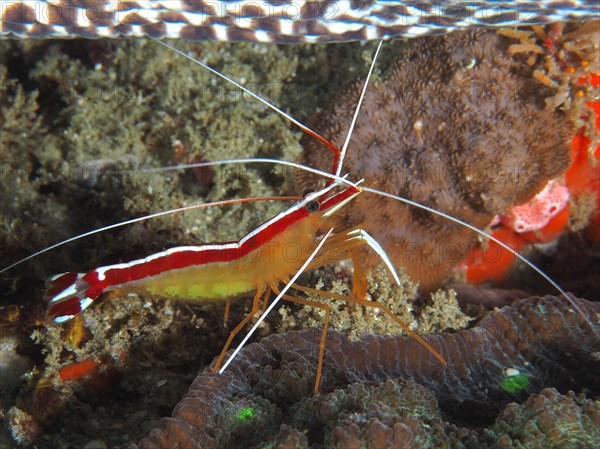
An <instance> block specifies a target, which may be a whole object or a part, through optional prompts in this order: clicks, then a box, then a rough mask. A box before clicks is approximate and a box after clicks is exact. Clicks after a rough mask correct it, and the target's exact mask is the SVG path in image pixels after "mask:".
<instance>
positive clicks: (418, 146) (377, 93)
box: [299, 30, 570, 288]
mask: <svg viewBox="0 0 600 449" xmlns="http://www.w3.org/2000/svg"><path fill="white" fill-rule="evenodd" d="M507 48H508V40H507V39H504V38H502V37H500V36H499V35H498V34H496V33H493V32H487V31H481V30H479V31H467V32H456V33H452V34H450V35H448V36H443V37H438V38H433V39H427V40H419V41H417V42H414V43H412V42H411V43H409V44H408V47H407V48H406V50H405V51H404V52H403V54H402V55H401V57H400V58H399V59H398V60H397V61H396V63H395V65H394V66H393V71H392V72H391V74H390V75H389V77H388V78H387V80H385V81H383V82H380V83H377V84H374V85H373V86H370V87H369V89H368V90H367V92H366V95H365V99H364V104H363V107H362V108H361V111H360V116H359V118H358V121H357V124H356V127H355V129H354V130H353V133H352V140H351V142H350V145H349V147H348V153H347V157H346V159H345V160H344V173H346V172H347V173H350V174H351V176H352V178H353V179H361V178H364V179H365V184H366V185H368V186H373V187H375V188H377V189H380V190H383V191H385V192H389V193H393V194H396V195H400V196H402V197H404V198H408V199H410V200H412V201H416V202H419V203H421V204H425V205H427V206H429V207H432V208H434V209H436V210H439V211H442V212H445V213H447V214H450V215H452V216H454V217H456V218H460V219H462V220H464V221H466V222H468V223H470V224H472V225H473V226H476V227H479V228H483V227H485V226H487V225H488V224H489V223H490V221H491V220H492V218H493V217H494V216H495V215H497V214H503V213H506V212H508V210H509V209H510V208H511V207H512V206H514V205H517V204H522V203H525V202H527V201H528V200H529V199H531V198H532V197H533V196H534V195H535V194H536V193H538V192H539V191H541V190H542V189H543V188H544V186H545V185H546V184H547V183H548V181H549V180H550V179H553V178H555V177H557V176H559V175H560V174H561V173H563V172H564V171H565V170H566V168H567V167H568V164H569V145H568V140H569V130H570V126H569V124H568V120H567V119H566V117H565V115H564V114H563V113H561V112H559V111H555V110H554V109H549V108H546V107H545V105H544V101H545V99H546V98H548V97H549V96H551V95H552V94H553V90H552V89H549V88H547V87H546V86H544V85H543V84H542V83H540V82H538V81H536V80H535V79H534V78H533V77H532V70H533V69H532V68H531V67H530V66H528V65H527V64H524V63H523V62H520V61H518V60H516V59H515V58H513V57H512V56H510V55H509V54H508V52H507ZM362 85H363V82H362V80H361V81H360V82H357V83H355V84H354V85H352V86H350V87H349V88H346V89H344V90H342V92H341V93H340V94H338V95H337V96H336V99H335V105H334V106H333V108H331V109H332V110H331V111H330V112H329V113H328V114H326V115H325V114H324V115H322V116H320V117H318V118H316V119H315V120H314V124H315V126H316V128H317V130H318V131H321V132H322V133H323V135H324V136H325V137H326V138H327V139H329V140H330V141H331V142H333V143H334V144H335V145H336V146H337V147H338V148H342V145H343V142H344V140H345V138H346V135H347V134H348V130H349V126H350V123H351V122H352V115H353V114H354V110H355V108H356V105H357V104H358V99H359V96H360V92H361V89H362ZM304 147H305V151H304V155H303V159H302V162H304V163H306V164H307V165H310V166H318V167H320V168H321V169H324V170H328V169H329V167H330V166H331V155H330V153H328V152H326V151H324V150H323V146H322V145H321V144H320V143H318V142H316V141H315V140H314V139H309V138H306V139H305V143H304ZM299 185H300V186H301V187H302V188H307V187H311V188H316V187H315V185H314V183H313V184H311V181H310V180H307V179H301V180H300V181H299ZM300 191H302V189H300ZM336 219H337V220H338V223H339V226H340V227H341V228H346V227H351V226H357V225H360V226H364V227H365V228H366V229H367V230H368V231H369V232H370V233H371V234H372V235H373V237H375V239H376V240H377V241H378V242H379V243H380V244H381V245H382V246H383V247H384V249H385V250H386V252H387V253H388V254H389V255H390V257H391V259H392V261H393V262H394V264H395V265H396V266H402V267H405V268H406V273H407V274H408V275H409V276H410V277H412V278H413V279H418V280H419V281H420V282H421V287H424V288H431V287H434V286H437V284H438V283H439V282H440V281H441V280H443V279H444V278H445V277H446V276H447V275H448V274H449V272H450V270H451V269H452V267H454V266H455V265H456V264H457V263H458V262H459V261H460V260H462V258H463V257H464V256H465V255H466V254H467V252H468V251H469V249H470V248H472V247H474V246H476V245H477V235H476V234H475V233H474V232H472V231H470V230H469V229H467V228H465V227H462V226H459V225H457V224H456V223H453V222H451V221H449V220H448V219H446V218H442V217H439V216H437V215H433V214H431V213H430V212H425V211H423V210H421V209H417V208H415V207H413V206H409V205H405V204H401V203H399V202H398V201H393V200H389V199H386V198H382V197H378V196H375V195H370V194H364V195H362V196H361V197H359V198H357V199H356V200H355V201H354V202H353V204H352V207H349V208H346V209H344V210H342V211H340V212H339V213H338V214H336ZM361 254H362V256H363V257H362V258H363V261H365V262H366V263H367V264H368V265H373V264H377V263H378V259H377V258H376V256H374V255H373V254H372V252H369V251H367V250H365V251H363V252H362V253H361Z"/></svg>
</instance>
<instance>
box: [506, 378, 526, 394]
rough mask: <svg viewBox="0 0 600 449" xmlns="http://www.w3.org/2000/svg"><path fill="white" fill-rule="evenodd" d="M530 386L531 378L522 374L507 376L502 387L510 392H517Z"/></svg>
mask: <svg viewBox="0 0 600 449" xmlns="http://www.w3.org/2000/svg"><path fill="white" fill-rule="evenodd" d="M528 386H529V380H527V377H525V376H524V375H522V374H517V375H516V376H509V377H505V378H504V379H503V380H502V388H503V389H504V391H506V392H508V393H516V392H517V391H521V390H523V389H525V388H527V387H528Z"/></svg>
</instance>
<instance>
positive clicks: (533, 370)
mask: <svg viewBox="0 0 600 449" xmlns="http://www.w3.org/2000/svg"><path fill="white" fill-rule="evenodd" d="M574 301H575V302H576V303H577V305H578V306H579V307H580V308H581V309H582V311H583V313H584V315H585V318H584V317H582V316H581V315H580V314H578V313H575V312H574V311H573V306H572V304H571V303H569V302H568V301H567V300H566V299H565V298H563V297H543V298H540V297H533V298H529V299H526V300H520V301H518V302H517V303H515V305H514V306H510V307H505V308H503V309H500V310H498V311H496V312H493V313H491V314H490V315H488V316H487V317H486V318H485V319H483V320H482V321H481V322H480V323H479V325H478V326H477V327H475V328H473V329H470V330H465V331H460V332H457V333H456V334H445V335H438V336H428V337H425V338H426V339H427V341H428V342H429V343H430V344H432V345H433V346H434V347H435V348H438V349H439V350H440V351H441V353H442V354H443V356H444V357H445V358H446V360H447V361H448V367H444V366H442V365H441V364H440V363H439V362H438V361H437V360H435V358H434V357H433V356H432V355H431V354H430V353H429V352H428V351H427V350H425V349H424V348H423V347H422V346H421V345H419V344H418V343H417V342H415V341H414V340H412V339H410V338H407V337H380V336H371V335H368V336H365V337H364V338H363V339H362V340H360V341H358V342H352V341H350V340H348V338H347V337H345V336H344V335H342V334H339V333H337V332H330V333H329V336H328V340H327V346H326V350H325V361H324V364H325V365H324V372H323V378H322V387H321V392H322V393H321V394H319V395H317V396H314V397H313V396H312V386H313V384H314V376H315V372H316V368H315V367H316V362H317V348H318V340H319V336H320V331H319V330H316V329H315V330H307V331H302V332H289V333H287V334H279V335H273V336H270V337H267V338H265V339H263V340H262V341H261V342H260V343H256V344H252V345H249V346H248V347H246V348H245V349H244V350H243V351H242V352H241V354H240V356H239V357H238V358H237V359H236V360H235V361H234V363H233V364H232V365H231V367H230V368H229V369H228V371H227V372H226V373H225V374H224V375H218V374H214V373H212V372H211V371H210V370H204V371H202V372H201V373H200V374H199V375H198V377H197V378H196V379H195V381H194V382H193V384H192V386H191V387H190V390H189V392H188V393H187V395H186V396H185V397H184V399H183V400H182V401H181V402H180V403H179V404H178V405H177V406H176V408H175V410H174V411H173V416H172V417H171V418H164V419H163V420H161V422H160V424H159V427H158V428H157V429H155V430H154V431H152V432H151V434H150V435H149V436H148V437H147V438H146V439H144V440H142V441H141V442H140V443H139V445H138V446H137V447H138V448H144V449H156V448H173V447H178V448H187V447H190V448H192V447H203V448H216V447H219V448H237V447H268V446H269V445H271V446H272V447H281V448H284V447H285V448H287V447H290V448H307V447H332V446H333V447H342V448H362V447H446V445H447V443H448V442H449V441H452V440H461V441H463V443H465V445H466V447H485V446H477V445H476V444H475V443H476V442H477V441H479V439H482V438H483V440H485V439H486V438H488V437H490V435H487V434H485V435H479V434H476V433H475V431H472V430H468V429H465V428H460V429H459V428H458V427H457V426H459V425H462V424H466V425H471V426H478V425H480V424H486V423H487V424H489V423H491V422H492V421H493V418H494V417H495V415H496V413H498V411H499V410H500V408H501V407H502V406H504V405H505V404H507V403H508V402H512V401H518V400H524V399H525V398H527V396H528V395H529V394H531V393H532V392H536V391H540V390H541V389H542V388H544V387H556V388H559V389H561V390H565V391H566V390H568V389H574V390H579V389H581V388H583V387H585V388H586V391H587V392H588V393H591V394H597V393H598V392H600V379H599V378H598V377H597V376H596V373H597V372H599V370H600V361H599V359H598V357H597V351H598V349H599V348H600V336H599V335H600V325H599V324H598V314H599V313H600V304H598V303H592V302H588V301H586V300H582V299H574ZM507 370H508V371H507ZM516 371H518V373H519V375H520V376H523V378H524V379H526V382H524V383H522V384H521V387H520V389H510V390H509V389H507V388H506V384H505V382H504V381H505V379H506V378H507V376H510V375H514V373H515V372H516ZM511 373H512V374H511ZM408 378H412V379H413V381H414V382H413V381H404V380H401V379H408ZM356 382H361V384H355V383H356ZM543 394H545V395H546V396H547V397H548V400H549V401H554V402H556V403H558V405H561V404H562V405H561V406H563V405H564V406H565V407H567V408H568V407H570V405H569V403H568V401H569V400H570V399H568V398H567V399H565V400H563V399H560V398H558V399H557V398H556V395H554V396H553V397H554V399H553V397H550V396H548V394H547V393H543ZM544 400H546V399H543V398H542V399H531V401H534V402H533V404H530V405H527V404H526V405H524V406H523V407H530V406H533V407H534V409H533V412H527V411H525V409H523V411H520V409H519V406H516V407H514V406H513V407H512V409H511V408H510V407H509V408H507V409H506V410H505V411H504V412H503V414H504V415H503V416H504V417H503V419H504V420H505V422H507V423H509V424H508V425H509V426H511V424H510V422H511V421H513V422H517V421H520V422H523V424H522V426H526V424H527V421H535V420H538V419H539V420H543V421H544V422H548V418H547V416H545V415H544V414H543V413H542V412H541V411H540V406H539V402H540V401H544ZM536 401H537V402H536ZM565 401H567V402H565ZM571 402H573V400H571ZM583 402H584V401H583V400H581V401H579V402H578V404H579V405H580V406H582V407H584V405H585V404H583ZM438 403H439V407H440V409H441V412H440V409H438V407H437V404H438ZM582 404H583V405H582ZM536 407H537V408H536ZM586 407H587V409H586V410H587V411H586V413H587V414H588V415H589V417H588V418H586V419H587V420H588V421H589V420H595V421H597V419H598V416H597V413H596V412H597V407H596V408H593V407H591V406H586ZM590 407H591V408H590ZM248 408H250V409H251V410H253V415H252V417H251V418H250V419H248V418H247V415H244V414H240V411H242V410H247V409H248ZM530 408H531V407H530ZM536 410H537V411H536ZM594 410H595V412H594ZM440 413H443V415H440ZM548 413H554V412H553V411H549V412H548ZM570 413H573V412H570ZM440 416H443V417H444V420H450V421H453V424H447V423H445V424H444V423H443V422H442V420H441V418H440ZM561 419H562V421H561V422H564V421H565V420H567V419H569V418H568V417H561ZM588 421H585V422H584V423H583V424H581V426H583V427H584V428H586V427H585V426H589V425H590V424H589V422H588ZM498 426H500V425H498ZM512 427H514V429H515V430H514V433H513V434H512V435H513V436H512V437H511V436H510V435H511V434H510V431H511V429H510V428H508V427H506V426H505V427H502V426H500V427H497V428H496V429H495V430H494V432H504V433H507V434H508V436H507V437H506V438H508V439H509V440H507V442H510V438H513V437H514V438H517V437H516V436H515V435H516V433H517V432H518V430H517V426H516V425H514V426H512ZM486 435H487V436H486ZM490 439H491V437H490ZM365 441H368V442H369V443H368V444H369V446H367V444H366V443H365ZM390 442H391V443H392V445H390ZM467 443H469V444H471V443H473V444H474V445H472V446H469V444H467ZM394 445H396V446H394ZM428 445H429V446H428ZM507 447H510V446H507Z"/></svg>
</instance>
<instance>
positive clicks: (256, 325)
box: [219, 228, 333, 374]
mask: <svg viewBox="0 0 600 449" xmlns="http://www.w3.org/2000/svg"><path fill="white" fill-rule="evenodd" d="M332 232H333V228H331V229H330V230H329V231H328V232H327V234H325V235H324V236H323V238H322V239H321V241H320V242H319V244H318V245H317V247H316V248H315V249H314V250H313V252H312V253H310V256H308V259H306V261H305V262H304V264H303V265H302V266H301V267H300V269H299V270H298V271H297V272H296V274H295V275H294V276H293V277H292V279H290V281H289V282H288V283H287V284H285V287H284V288H283V289H281V292H280V293H279V294H278V295H277V297H276V298H275V299H274V300H273V302H272V303H271V304H270V305H269V307H267V310H265V313H263V314H262V315H261V316H260V318H259V319H258V320H257V321H256V323H254V326H252V329H250V332H248V333H247V334H246V336H245V337H244V339H243V340H242V341H241V342H240V344H239V345H238V346H237V348H235V351H233V354H231V356H230V357H229V358H228V359H227V361H226V362H225V363H224V364H223V366H222V367H221V369H220V370H219V374H223V371H225V369H226V368H227V367H228V366H229V364H230V363H231V362H232V361H233V359H234V358H235V356H236V355H237V354H238V352H240V350H241V349H242V348H243V347H244V345H245V344H246V342H247V341H248V340H249V339H250V337H251V336H252V334H254V332H256V329H258V326H260V324H261V323H262V322H263V321H264V320H265V318H266V317H267V316H268V315H269V313H270V312H271V310H273V309H274V308H275V306H276V305H277V303H279V301H280V300H281V298H282V297H283V295H285V294H286V293H287V291H288V290H289V289H290V288H291V286H292V284H293V283H294V282H296V280H297V279H298V278H299V277H300V275H301V274H302V273H304V270H306V268H307V267H308V266H309V265H310V263H311V262H312V261H313V259H314V258H315V257H316V256H317V254H318V253H319V251H320V250H321V248H322V247H323V245H324V244H325V240H327V239H328V238H329V236H330V235H331V233H332Z"/></svg>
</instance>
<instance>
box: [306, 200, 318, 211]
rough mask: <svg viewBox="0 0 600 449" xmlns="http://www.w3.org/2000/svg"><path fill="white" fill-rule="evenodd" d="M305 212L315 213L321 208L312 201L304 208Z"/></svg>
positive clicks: (315, 201) (316, 202)
mask: <svg viewBox="0 0 600 449" xmlns="http://www.w3.org/2000/svg"><path fill="white" fill-rule="evenodd" d="M304 207H306V210H307V211H308V212H316V211H318V210H319V207H321V205H320V204H319V202H318V201H317V200H314V201H309V202H308V203H307V204H306V206H304Z"/></svg>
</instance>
